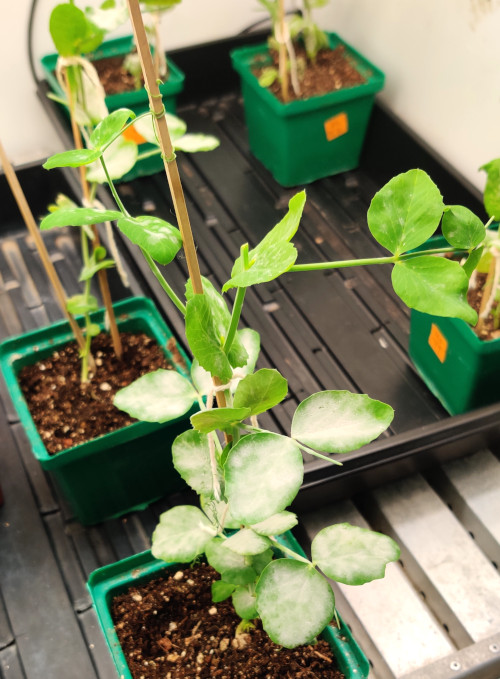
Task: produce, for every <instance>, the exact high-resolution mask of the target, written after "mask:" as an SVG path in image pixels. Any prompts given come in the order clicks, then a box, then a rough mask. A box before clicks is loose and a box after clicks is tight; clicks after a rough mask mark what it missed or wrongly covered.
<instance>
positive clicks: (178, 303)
mask: <svg viewBox="0 0 500 679" xmlns="http://www.w3.org/2000/svg"><path fill="white" fill-rule="evenodd" d="M141 252H142V254H143V255H144V259H145V260H146V262H147V263H148V266H149V268H150V269H151V271H152V272H153V274H154V275H155V277H156V279H157V281H158V282H159V284H160V285H161V287H162V288H163V289H164V290H165V292H166V293H167V295H168V296H169V297H170V299H171V300H172V302H173V303H174V304H175V306H176V307H177V308H178V309H179V311H180V312H181V314H182V315H183V316H185V315H186V307H185V306H184V304H183V303H182V302H181V300H180V299H179V298H178V297H177V295H176V294H175V292H174V291H173V290H172V288H171V287H170V285H169V284H168V283H167V281H166V280H165V278H164V276H163V274H162V273H161V271H160V269H159V268H158V267H157V265H156V262H155V261H154V259H153V258H152V257H151V255H150V254H149V253H148V252H146V250H143V249H142V248H141Z"/></svg>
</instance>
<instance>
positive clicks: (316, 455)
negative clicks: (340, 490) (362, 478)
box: [295, 439, 343, 467]
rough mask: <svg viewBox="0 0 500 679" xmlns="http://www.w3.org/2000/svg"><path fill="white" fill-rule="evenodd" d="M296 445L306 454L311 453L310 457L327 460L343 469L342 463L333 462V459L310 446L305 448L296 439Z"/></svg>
mask: <svg viewBox="0 0 500 679" xmlns="http://www.w3.org/2000/svg"><path fill="white" fill-rule="evenodd" d="M295 443H296V444H297V445H298V446H299V448H300V449H301V450H303V451H304V453H309V455H314V456H315V457H320V458H321V459H322V460H326V461H327V462H330V463H331V464H336V465H337V466H338V467H343V464H342V462H339V461H338V460H333V459H332V458H331V457H327V456H326V455H322V454H321V453H318V451H317V450H314V449H313V448H309V446H305V445H304V444H303V443H300V441H297V440H296V439H295Z"/></svg>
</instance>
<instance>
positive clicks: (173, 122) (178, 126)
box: [134, 111, 187, 146]
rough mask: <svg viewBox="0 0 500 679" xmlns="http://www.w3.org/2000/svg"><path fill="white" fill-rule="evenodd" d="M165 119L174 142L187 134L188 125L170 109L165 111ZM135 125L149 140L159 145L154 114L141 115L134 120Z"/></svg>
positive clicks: (142, 135)
mask: <svg viewBox="0 0 500 679" xmlns="http://www.w3.org/2000/svg"><path fill="white" fill-rule="evenodd" d="M165 119H166V121H167V125H168V131H169V132H170V138H171V140H172V142H175V140H176V139H179V137H182V136H184V135H185V134H186V130H187V125H186V123H185V122H184V121H183V120H181V119H180V118H178V117H177V116H174V115H172V113H168V111H167V112H165ZM134 127H135V129H136V131H137V132H138V133H139V134H140V135H141V137H144V139H145V140H146V141H147V142H149V143H150V144H155V145H156V146H159V143H158V137H157V135H156V130H155V128H154V124H153V116H152V115H148V116H144V117H142V116H141V117H140V118H138V119H137V120H136V121H135V122H134Z"/></svg>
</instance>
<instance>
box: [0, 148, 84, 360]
mask: <svg viewBox="0 0 500 679" xmlns="http://www.w3.org/2000/svg"><path fill="white" fill-rule="evenodd" d="M0 160H1V162H2V165H3V169H4V172H5V176H6V177H7V181H8V183H9V186H10V189H11V191H12V194H13V196H14V198H15V199H16V203H17V205H18V207H19V210H20V212H21V214H22V216H23V219H24V223H25V224H26V226H27V228H28V231H29V233H30V234H31V236H32V237H33V240H34V241H35V245H36V248H37V250H38V254H39V255H40V259H41V260H42V264H43V266H44V267H45V271H46V272H47V276H48V277H49V280H50V282H51V283H52V286H53V288H54V291H55V293H56V297H57V301H58V302H59V305H60V307H61V309H62V311H63V312H64V314H65V316H66V318H67V319H68V321H69V323H70V325H71V330H72V331H73V334H74V335H75V339H76V341H77V343H78V346H79V348H80V349H83V348H84V347H85V339H84V337H83V334H82V331H81V328H80V326H79V325H78V323H77V322H76V321H75V319H74V318H73V316H72V315H71V314H70V313H69V311H68V310H67V308H66V294H65V292H64V289H63V287H62V285H61V281H60V280H59V277H58V275H57V272H56V270H55V268H54V265H53V264H52V261H51V259H50V256H49V253H48V252H47V249H46V247H45V243H44V242H43V239H42V236H41V234H40V230H39V228H38V225H37V223H36V222H35V218H34V217H33V213H32V212H31V210H30V207H29V205H28V202H27V200H26V197H25V195H24V193H23V190H22V188H21V185H20V183H19V180H18V178H17V175H16V173H15V171H14V168H13V167H12V165H11V164H10V161H9V159H8V158H7V154H6V153H5V150H4V148H3V146H2V143H1V142H0Z"/></svg>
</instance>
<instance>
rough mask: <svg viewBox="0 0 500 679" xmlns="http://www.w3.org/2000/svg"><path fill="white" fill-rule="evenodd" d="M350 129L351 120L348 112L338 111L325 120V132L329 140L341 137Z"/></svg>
mask: <svg viewBox="0 0 500 679" xmlns="http://www.w3.org/2000/svg"><path fill="white" fill-rule="evenodd" d="M348 130H349V120H348V118H347V114H346V113H338V114H337V115H336V116H333V117H332V118H328V120H325V133H326V138H327V139H328V141H333V140H334V139H337V137H341V136H342V135H343V134H345V133H346V132H348Z"/></svg>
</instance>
